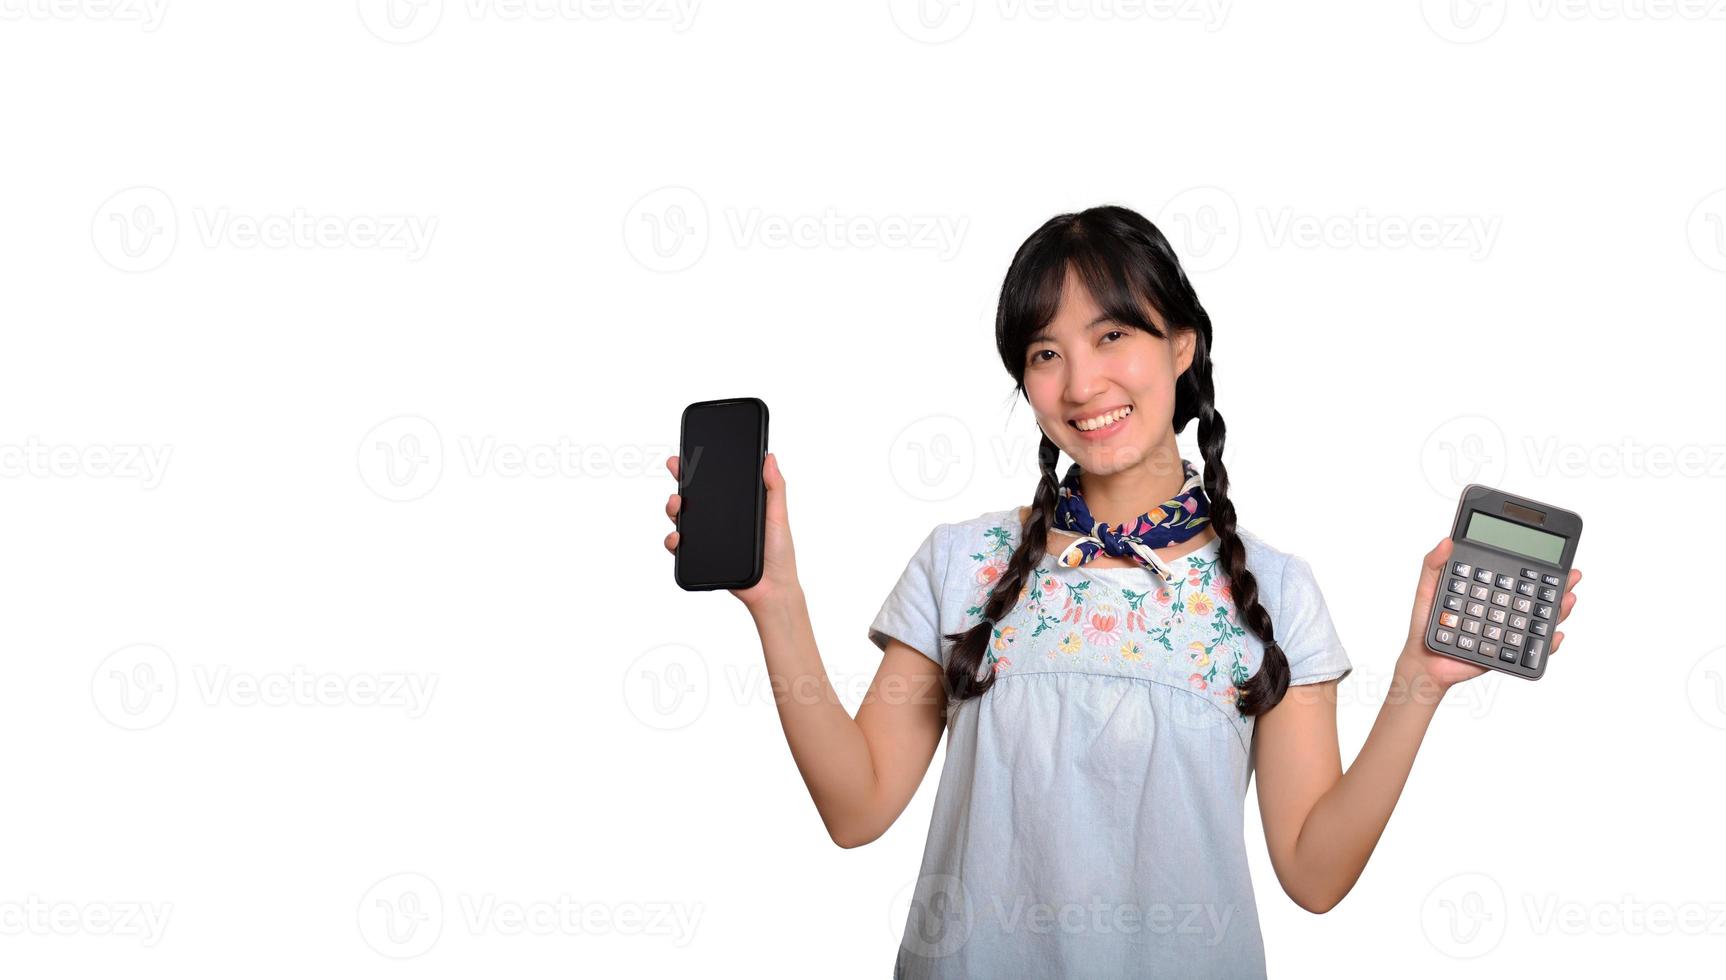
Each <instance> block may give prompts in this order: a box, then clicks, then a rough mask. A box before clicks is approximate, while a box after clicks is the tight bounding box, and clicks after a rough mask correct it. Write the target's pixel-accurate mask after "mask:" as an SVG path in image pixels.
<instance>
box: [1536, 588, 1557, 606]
mask: <svg viewBox="0 0 1726 980" xmlns="http://www.w3.org/2000/svg"><path fill="white" fill-rule="evenodd" d="M1540 601H1541V602H1557V601H1558V590H1557V589H1548V588H1545V587H1544V586H1543V587H1542V588H1541V590H1540Z"/></svg>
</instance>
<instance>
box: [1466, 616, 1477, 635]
mask: <svg viewBox="0 0 1726 980" xmlns="http://www.w3.org/2000/svg"><path fill="white" fill-rule="evenodd" d="M1462 631H1463V632H1464V633H1478V632H1480V620H1478V619H1465V620H1463V621H1462Z"/></svg>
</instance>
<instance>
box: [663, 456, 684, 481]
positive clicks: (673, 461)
mask: <svg viewBox="0 0 1726 980" xmlns="http://www.w3.org/2000/svg"><path fill="white" fill-rule="evenodd" d="M665 468H666V469H668V470H670V471H671V475H672V476H673V477H675V478H677V479H682V477H679V476H678V475H677V471H678V469H679V468H680V467H679V466H678V463H677V457H676V456H667V457H665Z"/></svg>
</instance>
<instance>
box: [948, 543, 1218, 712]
mask: <svg viewBox="0 0 1726 980" xmlns="http://www.w3.org/2000/svg"><path fill="white" fill-rule="evenodd" d="M984 544H985V547H984V548H983V549H982V550H980V551H977V552H976V553H974V554H972V555H971V560H972V561H973V562H975V563H976V570H975V576H974V580H975V583H976V588H975V592H974V600H975V601H974V603H973V604H972V606H971V607H970V608H969V609H967V610H966V614H967V615H969V616H972V617H974V618H975V619H976V621H979V622H980V621H981V620H982V617H983V607H984V606H985V605H986V604H987V603H988V599H989V593H990V592H991V591H992V590H993V589H994V588H995V584H996V583H997V582H999V581H1000V579H1001V576H1002V575H1003V574H1005V572H1006V569H1007V564H1008V562H1009V560H1010V559H1011V558H1012V555H1013V548H1014V546H1015V544H1016V542H1015V541H1014V533H1013V531H1011V530H1009V529H1008V528H1007V527H1005V526H1003V525H999V524H997V525H995V526H993V527H990V528H988V529H987V530H985V531H984ZM1181 561H1184V562H1186V563H1187V572H1186V575H1185V576H1184V577H1176V578H1174V579H1173V580H1172V581H1170V582H1169V583H1168V584H1166V585H1164V584H1161V583H1157V582H1153V583H1152V587H1151V588H1148V589H1146V590H1144V591H1139V590H1136V589H1131V588H1127V587H1124V586H1123V587H1119V588H1112V587H1111V586H1110V584H1109V583H1106V582H1104V581H1102V580H1098V579H1092V578H1086V577H1082V576H1083V575H1084V572H1083V566H1079V567H1078V568H1065V567H1061V568H1060V569H1059V571H1057V568H1055V567H1045V566H1043V565H1038V566H1037V567H1035V568H1032V569H1031V571H1030V572H1029V573H1028V575H1027V576H1026V578H1027V580H1026V582H1025V583H1024V585H1023V586H1021V587H1020V589H1019V595H1018V600H1017V602H1016V603H1015V604H1014V607H1013V609H1011V610H1009V615H1011V616H1012V617H1013V619H1014V623H1015V624H1016V625H1008V624H1006V623H996V624H995V625H994V627H992V633H993V636H992V638H991V639H990V642H989V644H988V646H987V647H986V648H985V662H986V663H987V665H988V666H989V668H990V669H991V670H993V671H994V672H995V673H1000V672H1002V671H1004V670H1008V669H1010V668H1011V667H1012V666H1013V662H1012V660H1011V659H1010V658H1009V657H1008V656H1007V654H1008V653H1009V651H1010V650H1011V648H1012V645H1013V644H1014V642H1016V641H1017V640H1018V639H1019V637H1020V636H1021V635H1023V636H1028V637H1030V638H1033V639H1035V638H1038V637H1041V636H1042V635H1043V634H1044V633H1045V632H1048V631H1051V630H1059V632H1058V633H1057V634H1056V636H1054V637H1051V638H1050V639H1049V640H1047V641H1044V642H1045V644H1046V647H1047V648H1046V651H1045V654H1044V655H1045V659H1047V660H1057V659H1061V660H1067V661H1080V660H1084V659H1089V660H1092V661H1094V662H1097V663H1100V664H1107V665H1111V666H1119V667H1127V668H1132V669H1133V670H1134V671H1137V670H1141V669H1142V670H1145V671H1147V672H1148V671H1150V670H1151V669H1152V668H1158V667H1161V668H1164V669H1169V668H1175V667H1176V666H1177V665H1179V667H1178V669H1179V671H1180V673H1176V674H1175V676H1177V677H1178V676H1182V675H1183V674H1184V676H1185V678H1186V684H1187V686H1188V687H1189V688H1191V689H1192V690H1194V691H1201V692H1205V693H1207V694H1209V695H1210V696H1212V697H1214V698H1216V699H1218V700H1220V701H1222V702H1223V703H1225V704H1229V705H1234V704H1236V703H1237V702H1238V699H1239V691H1240V688H1241V687H1242V686H1244V685H1245V684H1246V682H1247V679H1248V677H1249V676H1250V675H1249V674H1248V672H1247V668H1246V666H1245V664H1243V663H1242V660H1241V658H1242V657H1243V656H1244V654H1245V647H1244V644H1243V643H1242V642H1241V640H1242V638H1243V637H1244V636H1245V635H1246V630H1245V629H1244V628H1242V627H1241V625H1240V623H1239V620H1238V618H1237V617H1236V615H1235V609H1234V594H1233V593H1232V592H1231V591H1230V589H1229V583H1228V580H1227V577H1226V576H1225V575H1224V574H1223V572H1222V569H1221V567H1220V564H1221V561H1220V559H1218V558H1202V557H1199V556H1197V555H1187V556H1185V557H1183V558H1182V559H1181ZM1117 597H1118V601H1117ZM1002 618H1003V619H1005V618H1007V617H1006V616H1003V617H1002ZM1207 628H1208V629H1207ZM1177 630H1184V631H1185V632H1183V633H1182V635H1183V637H1185V636H1193V635H1195V633H1196V634H1197V635H1199V636H1200V638H1199V639H1193V640H1190V641H1189V642H1188V643H1187V646H1186V648H1185V649H1184V650H1181V651H1176V650H1175V648H1174V639H1173V636H1174V635H1175V633H1176V631H1177ZM1158 651H1160V653H1159V652H1158ZM1151 654H1156V655H1151Z"/></svg>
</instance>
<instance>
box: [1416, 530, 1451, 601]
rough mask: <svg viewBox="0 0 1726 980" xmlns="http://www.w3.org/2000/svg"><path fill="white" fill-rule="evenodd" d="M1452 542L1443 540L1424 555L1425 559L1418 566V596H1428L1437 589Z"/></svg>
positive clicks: (1447, 560)
mask: <svg viewBox="0 0 1726 980" xmlns="http://www.w3.org/2000/svg"><path fill="white" fill-rule="evenodd" d="M1451 550H1452V542H1451V540H1450V539H1449V538H1445V539H1443V540H1441V541H1439V542H1438V544H1437V545H1436V546H1434V547H1433V549H1432V550H1431V551H1429V552H1427V553H1426V558H1425V559H1424V560H1423V561H1422V562H1421V566H1420V591H1419V593H1418V594H1419V595H1430V594H1432V593H1433V592H1435V591H1436V590H1437V589H1438V580H1439V579H1440V578H1442V577H1443V576H1444V568H1445V566H1446V565H1448V564H1449V563H1450V553H1451Z"/></svg>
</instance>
